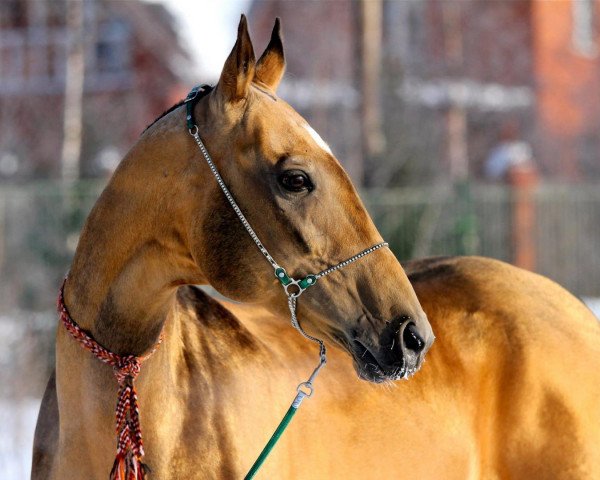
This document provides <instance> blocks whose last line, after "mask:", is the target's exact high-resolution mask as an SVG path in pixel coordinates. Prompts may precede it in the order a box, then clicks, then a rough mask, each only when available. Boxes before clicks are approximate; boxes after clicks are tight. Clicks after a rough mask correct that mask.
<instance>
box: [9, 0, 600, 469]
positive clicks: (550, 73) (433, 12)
mask: <svg viewBox="0 0 600 480" xmlns="http://www.w3.org/2000/svg"><path fill="white" fill-rule="evenodd" d="M242 12H245V13H246V14H247V15H248V16H249V21H250V29H251V33H252V35H253V40H254V45H255V50H256V53H257V55H260V53H261V52H262V50H263V49H264V47H265V46H266V44H267V41H268V38H269V35H270V32H271V28H272V25H273V21H274V18H275V17H276V16H280V17H281V18H282V22H283V29H284V36H285V47H286V55H287V61H288V68H287V74H286V76H285V78H284V81H283V84H282V85H281V87H280V90H279V94H280V96H281V97H283V98H284V99H285V100H287V101H288V102H289V103H291V104H292V106H294V107H295V108H296V109H297V110H298V111H299V112H300V113H301V114H302V115H304V116H305V117H306V118H307V120H308V121H309V122H310V123H311V124H312V126H313V127H314V128H315V129H316V130H317V131H319V132H320V133H321V135H322V136H323V138H324V139H325V140H326V141H327V142H328V143H329V144H330V145H331V147H332V149H333V151H334V153H335V154H336V156H337V157H338V158H339V159H340V161H341V162H342V163H343V164H344V166H345V167H346V169H347V170H348V171H349V173H350V175H351V176H352V178H353V179H354V181H355V183H356V184H357V185H358V186H359V188H360V190H361V192H362V195H363V198H364V199H365V201H366V204H367V206H368V208H369V210H370V212H371V214H372V215H373V217H374V219H375V221H376V223H377V224H378V226H379V228H380V230H381V232H382V234H383V236H384V238H386V239H387V240H388V241H389V242H390V243H391V246H392V248H393V250H394V251H395V253H396V254H397V256H398V257H399V259H400V260H401V261H402V260H408V259H411V258H417V257H423V256H428V255H456V254H459V255H467V254H468V255H470V254H476V255H486V256H491V257H495V258H499V259H501V260H504V261H508V262H511V263H513V264H516V265H519V266H521V267H523V268H527V269H530V270H533V271H537V272H539V273H542V274H544V275H547V276H549V277H550V278H552V279H554V280H556V281H558V282H559V283H561V284H562V285H564V286H565V287H567V288H568V289H569V290H571V291H572V292H573V293H574V294H575V295H577V296H579V297H581V298H582V299H583V300H584V301H586V302H587V303H588V304H589V305H590V306H591V307H592V309H595V311H596V312H599V311H600V300H598V299H600V88H599V87H600V0H553V1H543V0H395V1H394V0H388V1H384V0H330V1H325V0H321V1H318V0H311V1H303V0H295V1H283V0H255V1H252V0H230V1H216V0H213V1H208V0H206V1H203V2H198V1H191V0H190V1H184V0H164V1H158V0H156V1H141V0H121V1H111V0H45V1H44V0H0V477H1V478H2V479H4V480H12V479H22V478H27V477H28V475H29V463H30V456H31V442H32V436H33V428H34V425H35V420H36V415H37V408H38V406H39V401H40V398H41V394H42V392H43V389H44V387H45V382H46V380H47V378H48V375H49V371H50V368H51V366H52V362H53V360H54V357H53V355H54V353H53V348H54V334H55V330H56V325H57V319H56V316H55V313H54V302H55V296H56V293H57V289H58V287H59V285H60V282H61V279H62V277H63V276H64V274H65V273H66V271H67V269H68V266H69V262H70V259H71V257H72V255H73V252H74V249H75V247H76V245H77V240H78V232H79V230H80V228H81V226H82V223H83V221H84V220H85V217H86V215H87V213H88V211H89V210H90V208H91V206H92V205H93V203H94V201H95V199H96V198H97V196H98V194H99V193H100V191H101V190H102V188H103V187H104V185H105V184H106V181H107V179H108V178H109V177H110V174H111V172H112V171H113V170H114V169H115V167H116V166H117V165H118V163H119V161H120V159H121V158H122V156H123V155H124V153H125V152H126V151H127V150H128V149H129V148H130V147H131V145H132V144H133V143H134V142H135V141H136V139H137V137H138V136H139V135H140V133H141V132H142V130H143V129H144V128H145V126H146V125H148V124H149V123H151V122H152V120H153V119H154V118H155V117H157V116H158V115H159V114H160V113H161V112H162V111H164V110H165V109H167V108H168V107H169V106H171V105H172V104H174V103H175V102H177V101H178V100H180V99H181V98H183V97H184V96H185V95H186V93H187V91H188V90H189V89H190V88H191V87H192V86H193V85H194V84H197V83H214V82H216V80H217V79H218V75H219V72H220V69H221V67H222V64H223V62H224V60H225V58H226V55H227V54H228V52H229V50H230V49H231V47H232V46H233V43H234V41H235V32H236V28H237V23H238V20H239V15H240V13H242ZM597 314H598V313H597Z"/></svg>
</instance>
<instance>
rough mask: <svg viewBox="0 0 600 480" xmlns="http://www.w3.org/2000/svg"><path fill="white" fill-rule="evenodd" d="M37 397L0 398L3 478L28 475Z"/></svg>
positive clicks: (0, 467) (15, 479)
mask: <svg viewBox="0 0 600 480" xmlns="http://www.w3.org/2000/svg"><path fill="white" fill-rule="evenodd" d="M39 408H40V400H39V399H35V398H27V399H22V400H8V399H5V398H3V399H0V472H2V474H1V477H2V480H22V479H24V478H29V477H30V475H31V455H32V453H33V433H34V431H35V423H36V421H37V415H38V410H39Z"/></svg>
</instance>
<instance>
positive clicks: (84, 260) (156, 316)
mask: <svg viewBox="0 0 600 480" xmlns="http://www.w3.org/2000/svg"><path fill="white" fill-rule="evenodd" d="M146 143H148V140H147V139H146V140H145V141H144V139H142V140H141V141H140V142H139V143H138V145H137V146H136V147H135V148H134V149H133V150H132V151H131V152H130V154H129V155H128V156H127V157H126V158H125V159H124V161H123V164H122V166H121V167H120V168H119V169H118V170H117V172H116V173H115V175H114V176H113V179H112V180H111V182H110V183H109V185H108V186H107V188H106V189H105V190H104V192H103V193H102V195H101V196H100V198H99V200H98V202H97V203H96V205H95V206H94V208H93V210H92V212H91V213H90V216H89V217H88V220H87V222H86V225H85V227H84V229H83V231H82V234H81V237H80V241H79V245H78V248H77V251H76V254H75V257H74V260H73V264H72V267H71V271H70V274H69V278H68V280H67V283H66V286H65V302H66V305H67V308H68V309H69V311H70V313H71V317H72V318H73V319H74V320H75V321H76V322H77V323H78V324H80V326H82V327H83V328H85V329H87V330H89V331H91V333H92V335H93V336H94V337H95V338H96V340H97V341H98V342H99V343H100V344H102V345H104V346H105V347H106V348H108V349H110V350H111V351H113V352H115V353H117V354H141V353H143V352H144V351H146V350H148V349H149V348H150V347H151V346H152V344H153V343H154V342H155V341H156V340H157V338H158V335H159V333H160V331H161V329H162V325H163V323H164V321H165V319H166V318H167V315H168V313H169V311H170V310H171V309H172V308H173V304H174V301H175V293H176V290H177V287H178V286H180V285H183V284H201V283H205V279H204V277H203V275H202V273H201V271H200V270H199V268H198V267H197V265H196V264H195V262H194V261H193V260H192V256H191V254H190V252H189V248H188V247H187V245H186V238H187V231H186V219H185V218H184V214H185V212H183V211H182V210H181V208H178V204H177V202H176V201H174V200H173V199H171V200H169V194H171V195H172V192H165V191H159V188H160V187H159V186H156V185H157V184H160V183H161V182H159V181H158V180H157V178H161V177H163V172H162V171H161V172H159V173H158V174H157V172H153V171H152V165H153V161H152V160H153V159H152V158H150V157H152V156H155V155H161V152H156V151H155V150H156V148H155V147H153V150H150V149H147V148H146V147H145V144H146ZM150 143H151V144H152V145H153V146H154V145H156V143H160V144H170V145H178V144H185V142H181V141H180V142H176V141H175V142H173V141H172V139H164V141H162V142H156V139H154V141H153V142H150ZM185 153H186V152H183V151H182V152H177V151H175V152H173V151H171V152H170V155H178V154H180V155H181V158H184V159H185V158H190V154H189V152H187V156H185ZM140 157H144V158H143V160H140ZM154 164H156V165H157V168H160V167H159V165H160V162H154ZM140 165H141V166H142V167H143V168H140ZM146 175H148V177H147V178H145V176H146ZM157 175H158V176H157ZM164 175H166V173H165V174H164ZM171 183H173V184H174V185H176V183H177V182H176V180H173V181H172V182H171ZM169 186H170V184H169V182H168V181H165V183H164V185H162V188H163V189H166V190H168V189H169ZM172 188H176V186H173V187H172Z"/></svg>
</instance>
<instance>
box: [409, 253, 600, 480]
mask: <svg viewBox="0 0 600 480" xmlns="http://www.w3.org/2000/svg"><path fill="white" fill-rule="evenodd" d="M405 269H406V272H407V274H408V276H409V279H410V280H411V282H412V283H413V286H414V288H415V291H416V292H417V296H418V297H419V300H420V302H421V304H422V305H423V308H424V310H425V312H426V313H427V315H428V317H429V321H430V322H431V324H432V327H433V330H434V333H435V334H436V336H437V341H436V344H434V346H433V348H432V349H431V352H430V353H429V357H428V363H430V364H432V365H430V367H433V368H432V371H435V372H436V375H437V376H447V377H448V378H449V379H451V380H450V381H451V382H452V384H453V386H454V387H455V389H456V392H457V395H458V397H460V398H459V401H461V399H462V401H464V402H465V403H466V404H468V405H470V407H471V409H472V418H473V420H474V426H475V429H476V430H477V432H478V436H479V442H478V443H479V445H480V448H481V450H482V451H481V452H480V454H481V455H482V458H483V460H482V461H483V462H484V463H494V464H496V465H497V464H498V462H499V463H500V464H501V465H502V467H501V472H503V473H502V475H503V476H510V477H513V476H516V477H519V478H521V477H522V476H526V477H527V478H542V477H543V478H547V477H552V478H595V476H599V475H600V471H597V470H594V469H595V468H596V469H597V468H598V465H600V454H599V453H598V452H596V451H594V450H593V449H592V448H591V446H592V445H597V443H598V442H599V441H600V406H599V404H598V400H597V399H598V398H600V372H599V371H598V369H596V368H593V367H591V365H598V364H599V362H600V324H599V322H598V321H597V319H596V318H595V317H594V315H593V314H592V313H591V311H590V310H589V309H588V308H587V307H586V306H585V305H584V304H583V303H582V302H580V301H579V300H578V299H577V298H575V297H574V296H573V295H571V294H570V293H569V292H567V291H566V290H565V289H563V288H562V287H560V286H559V285H558V284H556V283H555V282H553V281H551V280H549V279H547V278H545V277H542V276H540V275H536V274H534V273H531V272H528V271H525V270H521V269H519V268H516V267H513V266H510V265H508V264H506V263H503V262H500V261H496V260H491V259H484V258H479V257H455V258H433V259H426V260H421V261H416V262H410V263H408V264H407V265H405ZM502 445H505V446H506V448H504V447H501V446H502Z"/></svg>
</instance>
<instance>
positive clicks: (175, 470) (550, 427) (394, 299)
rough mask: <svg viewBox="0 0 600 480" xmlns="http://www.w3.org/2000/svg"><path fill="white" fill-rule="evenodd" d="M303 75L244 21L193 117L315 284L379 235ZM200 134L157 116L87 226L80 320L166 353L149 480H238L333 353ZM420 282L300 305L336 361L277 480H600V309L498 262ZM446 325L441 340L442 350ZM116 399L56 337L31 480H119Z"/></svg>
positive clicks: (432, 271) (156, 367)
mask: <svg viewBox="0 0 600 480" xmlns="http://www.w3.org/2000/svg"><path fill="white" fill-rule="evenodd" d="M284 64H285V62H284V56H283V47H282V42H281V38H280V33H279V24H278V23H276V26H275V29H274V31H273V35H272V38H271V41H270V43H269V45H268V47H267V49H266V50H265V52H264V53H263V55H262V56H261V57H260V59H259V60H258V61H255V57H254V53H253V46H252V43H251V40H250V37H249V35H248V31H247V26H246V20H245V18H242V21H241V22H240V26H239V30H238V38H237V41H236V44H235V46H234V48H233V50H232V52H231V55H230V56H229V58H228V59H227V61H226V62H225V65H224V68H223V71H222V73H221V77H220V80H219V82H218V84H217V86H216V87H215V89H214V90H212V91H211V92H210V93H208V94H207V95H205V96H204V97H203V98H202V99H200V101H198V103H197V105H196V106H195V107H194V111H193V114H194V117H195V119H196V123H197V128H198V132H199V135H200V136H201V137H202V141H203V142H204V143H205V145H206V148H207V150H208V151H209V153H210V156H211V157H212V159H213V160H214V163H215V165H216V167H217V168H218V170H219V172H220V173H221V175H222V177H223V181H224V183H225V184H226V185H227V186H228V188H229V190H230V191H231V192H232V194H233V195H234V196H235V199H236V200H237V202H238V203H239V205H240V208H241V209H242V210H243V214H244V215H245V218H247V221H248V222H249V224H250V225H252V227H253V229H254V231H255V232H256V234H257V235H258V237H260V239H262V241H263V242H264V244H265V246H266V247H267V248H268V249H269V252H270V253H271V254H272V256H273V258H275V259H278V261H280V262H281V263H282V264H285V266H286V268H287V269H288V273H290V274H291V275H292V276H293V277H294V278H304V277H305V276H306V275H307V274H310V273H314V272H318V271H323V270H324V269H327V268H328V267H330V266H332V265H336V264H338V263H339V262H340V261H343V260H344V259H346V258H348V257H351V256H352V255H354V254H355V253H356V252H358V251H361V250H362V249H364V248H367V247H369V246H371V245H374V244H379V243H380V242H381V241H382V239H381V236H380V235H379V233H378V232H377V230H376V228H375V227H374V225H373V223H372V221H371V219H370V218H369V216H368V214H367V213H366V211H365V209H364V206H363V205H362V203H361V201H360V199H359V198H358V196H357V194H356V191H355V190H354V188H353V186H352V184H351V183H350V181H349V179H348V177H347V175H346V174H345V172H344V171H343V169H342V167H341V166H340V165H339V163H338V162H337V160H336V159H335V158H334V156H333V155H332V153H331V151H330V150H329V148H328V147H327V145H326V144H325V142H324V141H323V140H322V139H321V138H320V137H319V136H318V134H317V133H316V132H315V131H314V130H313V129H312V128H311V127H310V126H309V125H308V124H307V122H306V121H305V120H304V119H302V118H301V117H300V116H299V115H298V114H297V113H296V112H295V111H294V110H293V109H292V108H291V107H290V106H289V105H288V104H286V103H285V102H284V101H282V100H281V99H280V98H278V97H277V95H276V93H275V92H276V88H277V85H278V83H279V81H280V80H281V77H282V75H283V72H284ZM185 117H186V113H185V108H184V107H183V106H181V107H180V108H176V109H174V110H173V111H172V112H170V113H169V114H167V115H165V116H164V117H162V118H161V119H159V120H158V121H157V122H156V123H155V124H154V125H152V126H151V127H150V128H149V129H148V130H147V131H146V132H145V133H144V134H143V135H142V137H141V138H140V140H139V141H138V142H137V144H136V145H135V146H134V147H133V148H132V150H131V151H130V152H129V153H128V154H127V156H126V157H125V158H124V160H123V161H122V163H121V165H120V166H119V168H118V169H117V171H116V172H115V174H114V176H113V178H112V179H111V181H110V182H109V184H108V186H107V187H106V189H105V191H104V192H103V193H102V195H101V196H100V198H99V200H98V202H97V203H96V205H95V207H94V209H93V210H92V212H91V214H90V216H89V218H88V220H87V222H86V225H85V227H84V229H83V231H82V234H81V237H80V242H79V245H78V248H77V251H76V254H75V258H74V260H73V264H72V267H71V270H70V274H69V278H68V280H67V282H66V284H65V288H64V306H65V307H66V308H68V312H69V315H70V317H71V318H72V320H73V321H74V322H76V323H77V324H78V325H79V327H81V329H82V331H84V332H87V334H89V336H90V337H91V338H93V339H94V340H95V341H96V342H97V343H98V344H99V345H102V346H103V347H105V348H106V349H107V350H108V351H110V352H112V353H113V354H114V355H116V356H117V357H118V358H130V357H128V356H141V355H144V354H146V353H148V352H150V351H151V350H152V349H153V348H154V347H155V346H156V343H157V341H158V339H159V338H160V337H161V336H162V338H163V341H162V344H161V345H160V347H159V348H158V349H157V350H156V352H155V353H154V354H153V355H152V356H151V357H149V358H148V359H147V360H146V361H145V362H144V363H143V365H142V368H141V373H140V374H139V376H138V377H137V379H136V384H135V387H136V389H137V397H138V399H139V411H140V420H141V426H142V429H143V439H144V449H145V456H144V462H145V463H146V464H147V465H148V466H149V467H150V468H151V472H150V473H149V474H148V476H149V477H150V478H156V479H195V478H196V479H230V478H231V479H238V478H242V477H243V475H244V473H246V471H247V470H248V468H249V467H250V465H252V462H253V461H254V459H255V458H256V456H257V455H258V453H259V452H260V450H261V448H262V446H263V445H264V443H265V442H266V440H267V439H268V438H269V436H270V435H271V433H272V431H273V428H274V426H275V425H276V424H277V422H278V421H279V420H280V418H281V415H282V414H283V412H285V410H286V409H287V407H288V406H289V401H290V392H293V391H294V390H295V388H296V385H297V383H298V381H299V380H302V379H304V378H305V376H306V374H307V372H310V371H311V370H312V368H313V367H314V362H315V347H314V345H313V344H311V343H310V342H307V341H306V340H305V339H304V338H303V337H301V336H300V335H299V334H298V332H296V331H295V330H294V329H293V328H291V327H290V326H289V325H287V321H288V318H289V311H288V304H287V299H286V296H285V295H284V294H283V293H282V288H281V285H280V284H279V282H278V281H277V279H276V278H275V276H274V275H273V271H272V266H271V265H269V263H268V262H266V261H265V257H264V256H263V254H262V253H261V251H260V250H259V249H257V248H256V245H255V243H254V242H253V241H252V238H251V237H250V236H249V235H248V233H247V231H246V230H245V228H244V226H243V224H242V223H241V222H240V221H239V218H238V216H237V215H236V213H235V211H234V210H233V209H232V208H231V205H230V204H229V203H228V201H227V199H226V198H225V197H224V195H223V194H222V192H221V191H220V187H219V185H218V183H217V182H216V181H215V177H214V176H213V174H212V173H211V171H210V169H209V167H208V166H207V164H206V162H204V160H203V158H202V155H201V153H200V151H199V150H198V148H197V145H196V143H195V142H194V139H193V138H192V137H191V136H190V134H189V132H188V128H187V126H186V118H185ZM406 270H407V272H408V273H409V275H410V280H411V281H412V285H411V283H410V282H409V279H408V278H407V275H406V273H405V271H404V270H403V268H402V267H401V266H400V264H399V263H398V262H397V260H396V259H395V258H394V256H393V255H392V253H391V252H390V251H389V250H388V249H387V248H381V249H379V250H377V251H375V252H373V253H371V254H370V255H368V256H366V257H364V258H362V259H361V260H360V261H358V262H355V263H353V264H352V265H349V266H347V267H345V268H343V269H341V270H339V271H336V272H333V273H332V274H330V275H328V276H327V277H324V278H322V279H320V280H319V283H318V285H315V286H314V287H311V289H310V290H307V291H306V293H304V294H303V295H302V297H301V301H300V302H299V308H298V317H299V319H300V321H301V322H302V327H303V328H304V329H305V330H306V331H307V332H308V333H309V334H310V335H314V336H316V337H319V338H324V339H325V340H326V342H327V343H329V344H331V345H336V346H337V347H339V348H333V349H331V350H330V354H329V362H328V364H327V367H326V369H325V370H324V371H323V373H321V376H320V377H319V379H318V383H317V389H316V392H315V395H314V396H313V398H311V399H310V400H307V403H306V406H304V407H303V410H302V411H301V412H300V414H298V415H297V416H296V418H295V420H294V423H292V424H291V426H290V427H289V429H288V431H287V432H286V434H285V436H284V437H282V440H281V443H280V444H279V445H278V446H277V447H276V449H275V450H274V452H273V455H272V456H271V457H270V458H269V459H268V461H267V462H266V463H265V465H264V469H263V470H262V471H261V472H260V473H259V477H260V478H281V479H338V478H345V479H346V478H347V479H352V478H356V479H358V478H360V479H364V478H374V479H375V478H376V479H380V478H381V479H392V478H393V479H403V478H407V479H408V478H411V479H412V478H419V479H436V480H437V479H441V478H443V479H457V480H458V479H460V480H464V479H475V478H485V479H488V478H489V479H492V478H498V479H499V478H520V479H530V478H564V479H567V478H576V479H584V478H599V477H600V473H599V471H598V468H599V467H598V465H599V464H600V458H599V456H598V455H599V454H598V450H597V448H596V445H597V444H598V442H600V408H598V398H600V381H599V380H600V379H599V376H600V375H599V374H598V373H597V369H596V368H593V366H594V364H595V365H597V364H598V361H599V360H600V349H599V348H598V344H599V338H600V332H599V330H600V329H599V327H598V325H597V322H596V321H595V320H594V319H593V316H592V315H591V313H589V311H587V310H586V309H585V307H584V306H583V305H581V304H580V303H579V302H578V301H577V300H576V299H574V298H573V297H571V296H570V295H569V294H568V293H567V292H565V291H564V290H562V289H561V288H560V287H558V286H557V285H555V284H553V283H552V282H550V281H548V280H546V279H544V278H542V277H539V276H536V275H534V274H531V273H527V272H524V271H521V270H518V269H515V268H514V267H510V266H508V265H505V264H502V263H500V262H495V261H492V260H485V259H477V258H466V259H437V260H428V261H422V262H418V263H412V264H408V265H406ZM197 284H210V285H212V286H213V287H214V288H216V289H217V290H218V291H220V292H221V293H223V294H224V295H226V296H228V297H230V298H232V299H234V300H237V301H239V302H243V303H241V304H238V303H231V302H218V301H216V300H214V299H212V298H210V297H209V296H207V295H206V294H205V293H203V292H202V291H201V290H199V289H197V288H196V287H194V286H193V285H197ZM413 287H414V288H413ZM415 290H416V293H417V294H418V295H417V294H415ZM417 296H418V297H419V300H418V299H417ZM421 305H423V307H424V308H422V307H421ZM424 312H426V313H427V315H426V314H425V313H424ZM428 319H429V320H428ZM430 322H431V325H433V331H435V334H436V336H437V338H438V340H437V341H436V344H435V346H434V347H433V348H431V351H429V352H428V353H427V351H428V349H429V348H430V346H431V343H432V341H433V331H432V328H431V326H430ZM426 354H427V357H426V358H427V361H426V362H425V363H423V362H424V359H425V355H426ZM128 365H129V366H131V364H128ZM419 368H420V371H419V372H418V373H417V374H416V375H414V377H412V378H411V379H410V381H400V382H393V380H396V379H399V378H405V377H408V376H410V374H412V373H415V372H416V371H417V370H418V369H419ZM357 377H360V378H362V379H363V380H366V381H361V380H359V379H357ZM116 392H117V383H116V381H115V378H114V375H113V371H112V369H111V368H109V367H108V366H107V365H105V364H103V363H101V362H99V361H98V360H97V359H96V358H94V356H93V355H92V354H90V352H88V351H85V350H84V349H82V348H81V347H80V345H78V344H77V342H76V341H75V340H74V339H73V338H72V336H71V335H70V333H69V332H68V331H67V330H66V329H64V328H62V327H61V328H59V330H58V333H57V340H56V370H55V373H54V374H53V375H52V377H51V379H50V381H49V383H48V387H47V389H46V393H45V395H44V399H43V402H42V406H41V409H40V415H39V419H38V425H37V429H36V438H35V445H34V457H33V473H32V478H34V479H36V480H38V479H59V478H60V479H61V480H63V479H67V480H70V479H82V478H85V479H105V478H106V477H107V476H108V474H109V471H110V468H111V465H112V463H113V460H114V457H115V444H116V438H115V426H114V422H115V412H114V409H115V395H116ZM117 473H118V472H117ZM261 476H262V477H261Z"/></svg>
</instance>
